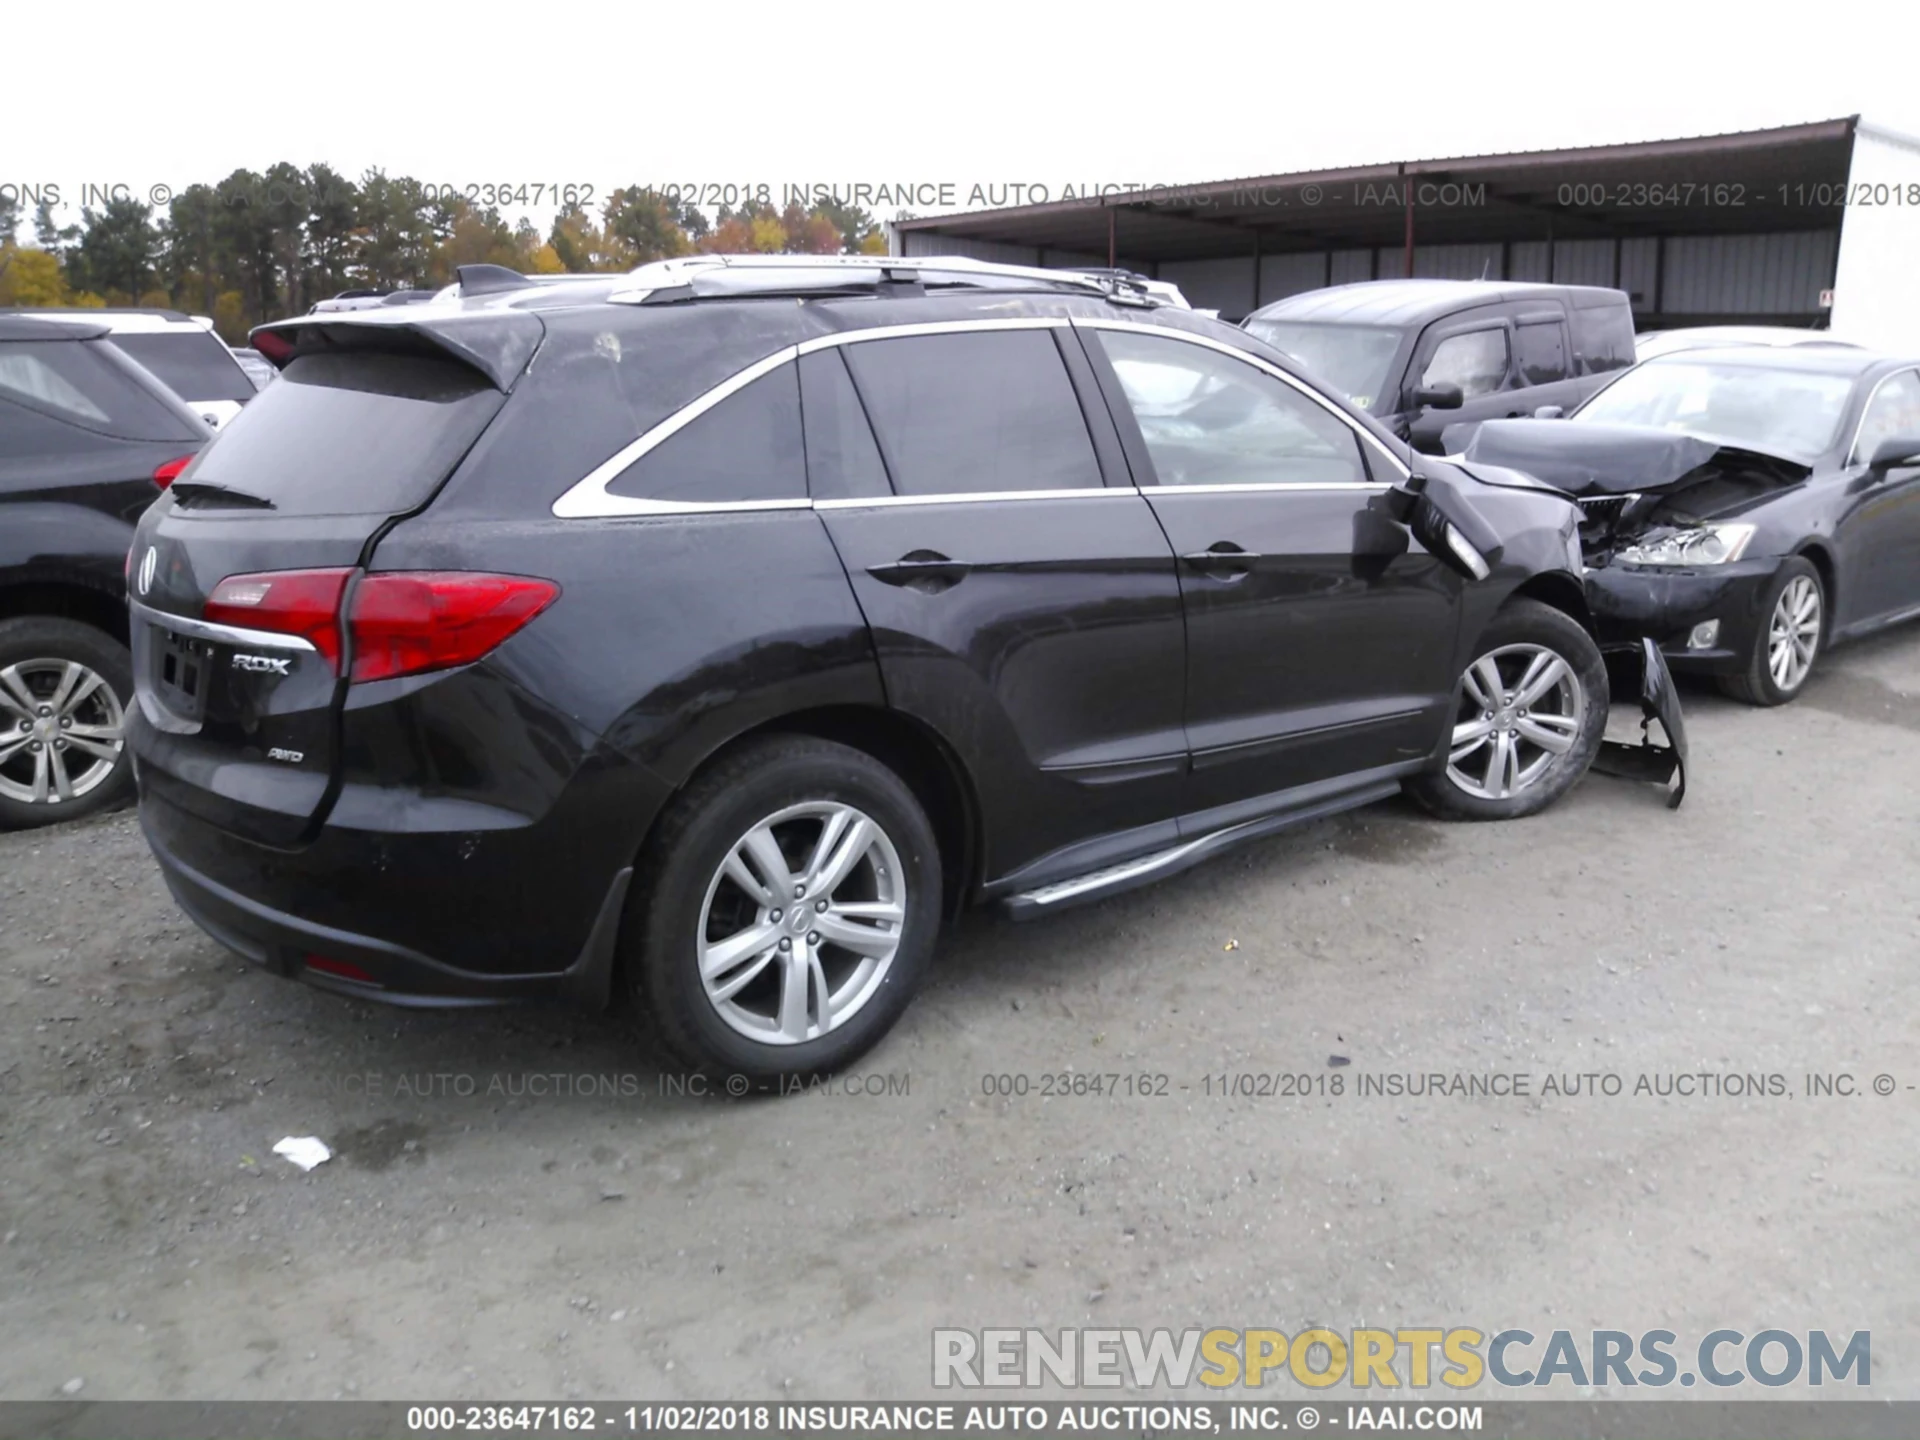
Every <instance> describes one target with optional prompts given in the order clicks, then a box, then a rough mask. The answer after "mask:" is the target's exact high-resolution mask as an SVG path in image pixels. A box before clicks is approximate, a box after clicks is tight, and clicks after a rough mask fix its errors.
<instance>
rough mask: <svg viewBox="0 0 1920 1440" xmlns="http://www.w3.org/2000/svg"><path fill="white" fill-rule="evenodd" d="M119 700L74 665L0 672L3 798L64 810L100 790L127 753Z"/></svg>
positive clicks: (44, 663) (36, 663)
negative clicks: (68, 804) (122, 752)
mask: <svg viewBox="0 0 1920 1440" xmlns="http://www.w3.org/2000/svg"><path fill="white" fill-rule="evenodd" d="M125 727H126V716H125V715H124V714H123V713H122V712H121V709H120V698H119V697H118V696H117V695H115V694H114V693H113V687H112V686H111V685H109V684H108V683H107V682H106V679H105V678H104V677H103V676H102V675H100V674H99V673H98V672H97V671H95V670H92V669H89V668H88V667H87V666H85V665H82V664H80V663H79V662H78V661H77V660H60V659H45V660H22V661H19V662H18V663H16V664H13V665H9V666H7V667H6V668H5V669H4V670H0V795H4V796H5V797H6V798H7V799H9V800H16V801H19V802H21V803H23V804H27V805H60V804H66V803H70V802H72V801H74V800H78V799H80V798H81V797H82V796H83V795H86V794H88V793H89V792H91V791H93V790H96V789H98V788H99V787H100V786H101V785H104V784H105V783H106V782H107V779H108V777H109V776H111V775H112V774H113V770H114V767H115V766H116V765H117V764H119V762H120V752H121V751H122V750H123V749H125V748H126V734H125Z"/></svg>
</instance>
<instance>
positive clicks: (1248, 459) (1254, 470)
mask: <svg viewBox="0 0 1920 1440" xmlns="http://www.w3.org/2000/svg"><path fill="white" fill-rule="evenodd" d="M1093 333H1094V334H1096V335H1098V336H1099V338H1100V344H1101V346H1102V348H1104V349H1105V350H1106V352H1107V358H1108V359H1110V360H1111V361H1112V362H1113V368H1114V373H1115V374H1117V375H1118V376H1119V377H1120V388H1121V389H1122V390H1124V391H1125V392H1126V396H1127V404H1128V405H1129V406H1130V407H1131V408H1132V410H1133V415H1134V418H1135V419H1136V420H1137V421H1138V422H1139V424H1140V435H1141V438H1142V439H1143V440H1145V441H1146V445H1147V453H1148V455H1149V456H1151V457H1152V460H1153V468H1154V473H1155V475H1156V476H1157V477H1158V479H1159V481H1160V483H1161V484H1162V485H1352V484H1361V483H1364V482H1365V481H1366V479H1367V471H1366V465H1365V462H1364V461H1363V460H1362V459H1361V458H1360V441H1359V437H1358V436H1356V435H1355V434H1354V432H1353V428H1352V427H1351V426H1350V425H1348V424H1347V423H1346V421H1344V420H1342V419H1341V418H1340V417H1339V416H1337V415H1335V414H1333V413H1332V412H1331V411H1329V410H1327V409H1326V408H1325V407H1323V406H1321V405H1319V404H1318V403H1316V402H1315V401H1313V400H1311V399H1309V398H1308V397H1307V396H1305V395H1303V394H1301V393H1300V392H1299V391H1298V390H1296V389H1294V388H1293V387H1292V386H1291V385H1288V384H1286V383H1285V382H1284V381H1281V380H1276V379H1275V378H1274V377H1273V376H1271V375H1269V374H1267V373H1266V372H1265V371H1264V370H1259V369H1256V368H1255V367H1254V366H1252V365H1249V364H1247V363H1246V362H1245V361H1243V360H1236V359H1234V358H1233V357H1232V356H1230V355H1222V354H1221V353H1220V352H1219V351H1217V350H1212V349H1209V348H1207V347H1206V346H1203V345H1193V344H1189V343H1188V342H1186V341H1184V340H1170V339H1163V338H1161V337H1160V336H1156V335H1141V334H1137V333H1135V332H1132V331H1125V330H1096V331H1094V332H1093Z"/></svg>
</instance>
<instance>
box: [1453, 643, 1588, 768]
mask: <svg viewBox="0 0 1920 1440" xmlns="http://www.w3.org/2000/svg"><path fill="white" fill-rule="evenodd" d="M1586 704H1587V697H1586V693H1585V691H1584V690H1583V689H1582V687H1581V684H1580V677H1579V676H1578V675H1576V674H1575V673H1574V670H1573V666H1571V665H1569V664H1568V663H1567V661H1566V659H1565V658H1564V657H1563V656H1561V655H1560V654H1558V653H1557V652H1555V651H1553V650H1549V649H1548V648H1546V647H1545V646H1544V645H1502V646H1501V647H1500V648H1499V649H1497V650H1491V651H1488V652H1487V653H1486V654H1485V655H1482V656H1481V657H1480V658H1479V659H1478V660H1476V661H1474V662H1473V664H1471V665H1469V666H1468V667H1467V673H1466V674H1465V675H1464V676H1463V677H1461V681H1460V709H1459V713H1458V716H1457V718H1456V719H1455V722H1454V726H1453V743H1452V747H1451V749H1450V750H1449V751H1448V755H1447V778H1448V779H1449V780H1451V781H1452V782H1453V783H1454V784H1455V785H1457V786H1458V787H1459V788H1460V789H1462V790H1464V791H1465V792H1466V793H1467V794H1469V795H1472V796H1475V797H1477V798H1479V799H1481V800H1506V799H1510V798H1511V797H1513V796H1515V795H1518V794H1519V793H1520V792H1521V791H1523V790H1529V789H1531V788H1532V787H1534V786H1535V785H1538V784H1539V783H1540V782H1541V781H1542V780H1544V779H1546V777H1547V776H1548V775H1549V774H1550V773H1551V772H1552V771H1553V769H1554V768H1555V767H1556V766H1557V765H1558V764H1559V763H1560V762H1561V760H1562V758H1563V757H1564V756H1566V755H1567V754H1568V752H1570V751H1571V750H1572V749H1573V747H1574V745H1575V743H1576V742H1577V741H1578V740H1579V739H1580V727H1581V726H1582V725H1584V724H1585V723H1586V713H1587V712H1586Z"/></svg>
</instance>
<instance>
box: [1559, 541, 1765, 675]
mask: <svg viewBox="0 0 1920 1440" xmlns="http://www.w3.org/2000/svg"><path fill="white" fill-rule="evenodd" d="M1779 568H1780V559H1779V557H1778V556H1770V557H1766V558H1763V559H1758V560H1737V561H1735V562H1733V563H1732V564H1730V565H1712V566H1700V567H1697V568H1694V569H1677V568H1676V569H1668V568H1664V567H1654V566H1628V565H1608V566H1601V567H1597V568H1593V569H1589V570H1588V571H1587V575H1586V581H1587V604H1588V606H1589V608H1590V609H1591V610H1592V611H1593V619H1594V624H1595V626H1596V627H1597V628H1598V630H1599V632H1600V640H1601V643H1603V644H1620V643H1624V642H1627V641H1631V640H1636V639H1639V638H1641V637H1643V636H1644V637H1646V638H1647V639H1650V640H1652V641H1654V643H1655V644H1657V645H1659V647H1660V653H1661V654H1662V655H1663V656H1664V657H1665V658H1666V661H1667V663H1668V664H1669V665H1670V666H1671V667H1672V668H1673V670H1674V671H1675V672H1676V673H1679V674H1706V675H1733V674H1739V673H1740V672H1741V671H1743V670H1745V669H1746V668H1747V662H1748V660H1749V659H1750V658H1751V657H1752V655H1753V643H1754V637H1755V635H1756V634H1757V633H1758V632H1759V629H1760V625H1761V621H1762V619H1763V617H1762V616H1761V614H1760V603H1761V601H1762V599H1763V598H1764V597H1765V594H1766V590H1767V587H1768V586H1769V585H1770V584H1772V582H1773V578H1774V576H1775V574H1777V573H1778V571H1779ZM1713 620H1717V621H1719V634H1718V635H1717V636H1716V637H1715V639H1714V641H1713V643H1712V644H1711V645H1707V646H1702V647H1699V648H1695V647H1693V646H1691V645H1689V643H1688V641H1689V639H1690V637H1691V636H1692V634H1693V632H1694V630H1695V628H1696V627H1698V626H1700V625H1703V624H1705V623H1707V622H1708V621H1713Z"/></svg>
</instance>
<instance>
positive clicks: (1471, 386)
mask: <svg viewBox="0 0 1920 1440" xmlns="http://www.w3.org/2000/svg"><path fill="white" fill-rule="evenodd" d="M1506 379H1507V332H1506V331H1505V330H1504V329H1493V330H1468V331H1465V332H1464V333H1462V334H1459V335H1449V336H1448V337H1447V338H1446V339H1444V340H1442V341H1441V342H1440V343H1439V345H1437V346H1435V347H1434V351H1433V358H1432V359H1431V360H1429V361H1427V368H1426V369H1425V370H1424V371H1422V372H1421V374H1420V386H1421V388H1422V389H1431V388H1433V387H1435V386H1439V385H1458V386H1459V387H1460V398H1461V399H1463V400H1471V399H1473V398H1474V397H1475V396H1477V395H1491V394H1493V392H1494V391H1496V390H1498V389H1499V388H1500V387H1501V386H1502V385H1503V384H1505V383H1506Z"/></svg>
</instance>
